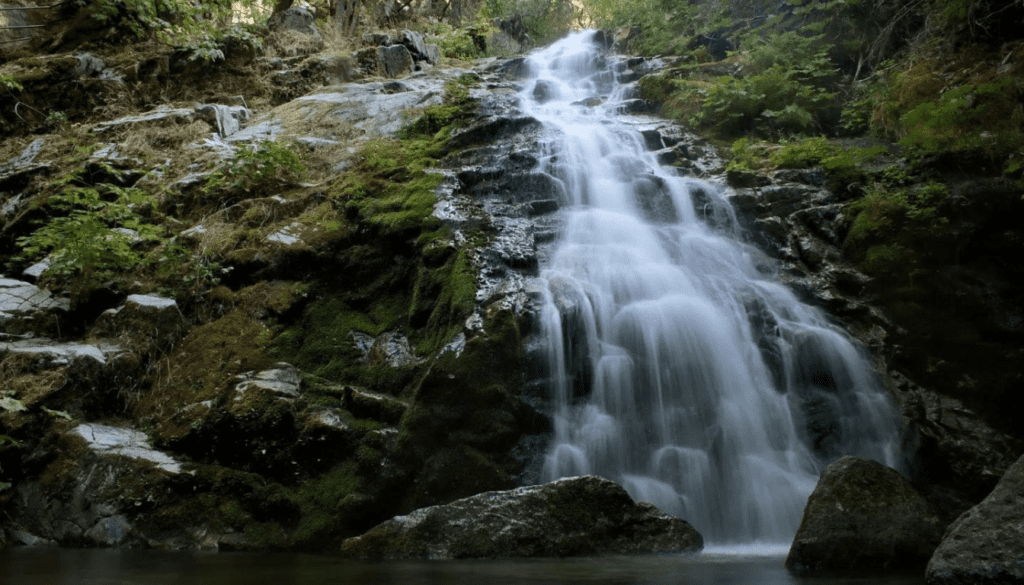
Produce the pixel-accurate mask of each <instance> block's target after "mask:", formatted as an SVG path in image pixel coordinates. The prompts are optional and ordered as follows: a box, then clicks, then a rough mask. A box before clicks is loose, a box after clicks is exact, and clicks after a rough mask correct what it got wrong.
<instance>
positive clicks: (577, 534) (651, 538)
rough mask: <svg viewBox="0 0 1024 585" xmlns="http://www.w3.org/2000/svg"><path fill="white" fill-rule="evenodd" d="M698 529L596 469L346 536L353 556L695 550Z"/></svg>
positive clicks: (421, 511) (700, 539)
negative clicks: (597, 473)
mask: <svg viewBox="0 0 1024 585" xmlns="http://www.w3.org/2000/svg"><path fill="white" fill-rule="evenodd" d="M703 548H704V540H703V537H701V535H700V534H699V533H698V532H697V531H696V530H695V529H694V528H693V527H692V526H690V525H689V524H688V523H687V522H686V521H684V520H681V519H679V518H675V517H673V516H669V515H668V514H665V513H664V512H661V511H660V510H658V509H657V508H655V507H654V506H652V505H651V504H648V503H635V502H633V500H632V499H631V498H630V497H629V495H628V494H627V493H626V491H625V490H624V489H622V487H620V486H619V485H618V484H616V483H615V482H612V481H610V480H607V479H603V478H600V477H595V476H584V477H573V478H568V479H561V480H558V481H554V482H551V483H548V484H544V485H536V486H529V487H521V488H518V489H514V490H509V491H502V492H487V493H483V494H479V495H476V496H472V497H469V498H465V499H462V500H458V501H455V502H452V503H451V504H447V505H441V506H431V507H429V508H422V509H419V510H416V511H415V512H413V513H411V514H409V515H407V516H397V517H395V518H392V519H391V520H388V521H387V522H384V523H383V524H380V525H378V526H377V527H375V528H373V529H371V530H370V531H369V532H367V533H366V534H364V535H362V536H359V537H356V538H350V539H348V540H346V541H344V542H343V543H342V545H341V551H342V553H343V554H345V555H347V556H350V557H359V558H386V559H401V558H431V559H467V558H495V557H568V556H583V555H595V554H645V553H668V552H673V553H675V552H698V551H700V550H701V549H703Z"/></svg>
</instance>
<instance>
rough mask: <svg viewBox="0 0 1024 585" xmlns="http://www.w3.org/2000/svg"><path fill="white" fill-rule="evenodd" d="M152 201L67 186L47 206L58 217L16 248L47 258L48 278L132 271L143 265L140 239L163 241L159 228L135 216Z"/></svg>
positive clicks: (109, 187) (112, 189) (127, 192)
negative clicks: (77, 273)
mask: <svg viewBox="0 0 1024 585" xmlns="http://www.w3.org/2000/svg"><path fill="white" fill-rule="evenodd" d="M66 180H67V179H66ZM69 182H70V181H69ZM150 201H151V197H150V196H149V195H148V194H147V193H146V192H145V191H142V190H141V189H135V188H122V187H118V186H117V185H113V184H109V183H102V184H99V185H96V186H95V187H72V186H68V187H66V188H65V189H64V190H63V191H62V192H61V193H59V194H57V195H53V196H51V197H50V198H49V200H48V201H47V203H46V207H47V209H48V211H49V212H50V213H52V214H54V215H55V217H51V218H49V219H47V220H46V221H45V223H44V225H43V226H42V227H40V228H39V229H37V230H36V231H35V232H33V233H32V234H31V235H29V236H25V237H22V238H19V239H18V246H19V247H21V248H22V250H23V252H24V254H25V255H26V256H27V257H29V258H39V257H41V256H44V255H46V254H49V258H50V266H49V268H48V269H47V272H48V273H49V274H54V275H59V276H70V275H72V274H75V273H76V272H79V271H81V273H83V274H84V275H85V276H86V277H87V278H89V279H101V278H106V277H109V276H111V275H112V274H114V273H118V272H123V271H126V270H130V269H132V268H134V267H135V266H137V265H139V264H140V263H142V261H143V256H142V254H141V253H140V252H139V251H138V250H137V249H136V248H135V244H136V240H138V239H141V240H150V241H153V240H158V239H160V235H159V233H160V231H159V228H157V227H156V226H154V225H152V224H150V223H149V222H148V221H147V220H145V219H144V218H143V217H141V216H140V215H139V214H138V213H137V212H136V209H137V208H138V207H139V206H142V205H144V204H146V203H149V202H150ZM127 230H131V231H127ZM133 232H134V233H133Z"/></svg>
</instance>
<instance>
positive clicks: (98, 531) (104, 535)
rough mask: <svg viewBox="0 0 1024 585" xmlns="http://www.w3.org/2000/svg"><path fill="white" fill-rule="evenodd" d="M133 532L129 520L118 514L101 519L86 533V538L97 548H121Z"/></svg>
mask: <svg viewBox="0 0 1024 585" xmlns="http://www.w3.org/2000/svg"><path fill="white" fill-rule="evenodd" d="M131 530H132V525H131V523H130V522H128V519H127V518H125V517H124V516H122V515H120V514H118V515H116V516H108V517H106V518H103V519H101V520H100V521H99V522H97V523H96V524H95V525H94V526H93V527H92V528H90V529H89V530H87V531H86V533H85V538H86V539H87V540H89V541H92V543H93V544H95V545H97V546H107V547H112V546H119V545H120V544H121V543H122V542H124V541H125V540H126V539H127V538H128V535H129V534H130V533H131Z"/></svg>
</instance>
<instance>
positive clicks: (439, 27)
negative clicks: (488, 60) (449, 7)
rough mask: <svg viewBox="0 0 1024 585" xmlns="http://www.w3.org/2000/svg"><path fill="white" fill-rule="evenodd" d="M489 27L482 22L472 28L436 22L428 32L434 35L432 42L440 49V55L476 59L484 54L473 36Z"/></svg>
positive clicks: (487, 29)
mask: <svg viewBox="0 0 1024 585" xmlns="http://www.w3.org/2000/svg"><path fill="white" fill-rule="evenodd" d="M491 28H492V27H491V26H490V25H489V24H487V23H484V22H480V23H478V24H477V25H476V26H474V27H472V28H455V27H453V26H451V25H450V24H448V23H445V22H438V23H437V24H435V25H433V26H432V27H430V28H429V29H428V32H429V33H430V34H432V35H434V42H436V43H437V46H438V47H439V48H440V49H441V55H443V56H445V57H447V58H449V59H476V58H478V57H483V56H484V54H483V51H481V50H480V47H479V46H478V45H477V42H476V39H475V37H476V36H477V35H481V34H486V33H487V32H488V31H489V30H490V29H491Z"/></svg>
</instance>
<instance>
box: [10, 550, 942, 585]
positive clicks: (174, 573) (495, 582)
mask: <svg viewBox="0 0 1024 585" xmlns="http://www.w3.org/2000/svg"><path fill="white" fill-rule="evenodd" d="M754 553H756V550H755V551H754ZM769 553H770V554H752V553H750V552H747V553H736V552H735V551H729V552H721V551H718V552H716V551H714V550H711V551H709V552H705V553H702V554H699V555H694V556H678V555H662V556H645V557H601V558H579V559H522V560H482V561H387V562H361V561H350V560H345V559H339V558H336V557H331V556H317V555H303V554H286V553H274V554H255V553H167V552H158V551H148V550H97V549H84V550H82V549H61V548H15V549H10V550H6V551H0V583H4V584H5V585H206V584H211V585H212V584H216V585H250V584H251V585H364V584H367V585H369V584H375V585H376V584H390V583H394V584H396V585H398V584H401V585H442V584H444V585H448V584H454V585H512V584H516V585H518V584H524V585H530V584H554V583H586V584H595V585H596V584H601V585H646V584H651V585H745V584H750V585H792V584H801V585H922V584H923V583H924V579H923V578H921V577H918V576H906V575H902V576H899V575H898V576H886V577H872V578H852V577H838V578H828V579H820V578H819V579H803V578H797V577H794V576H793V575H791V574H790V573H789V572H788V571H786V569H785V568H784V567H783V561H784V558H785V557H784V556H782V555H780V554H778V551H776V550H771V551H769Z"/></svg>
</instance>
